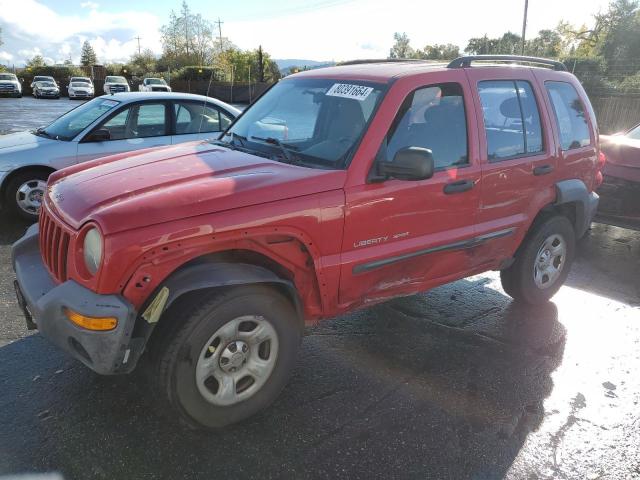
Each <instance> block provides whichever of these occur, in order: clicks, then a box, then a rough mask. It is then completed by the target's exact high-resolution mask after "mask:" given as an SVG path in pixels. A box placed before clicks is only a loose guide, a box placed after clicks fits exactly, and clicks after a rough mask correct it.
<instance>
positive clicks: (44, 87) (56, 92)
mask: <svg viewBox="0 0 640 480" xmlns="http://www.w3.org/2000/svg"><path fill="white" fill-rule="evenodd" d="M33 96H34V97H36V98H60V89H59V88H58V85H57V84H56V83H54V82H46V81H44V80H43V81H38V82H35V83H34V84H33Z"/></svg>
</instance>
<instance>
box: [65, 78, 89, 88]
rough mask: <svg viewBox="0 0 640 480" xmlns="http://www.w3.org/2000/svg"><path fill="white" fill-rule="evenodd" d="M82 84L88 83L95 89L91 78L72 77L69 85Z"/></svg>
mask: <svg viewBox="0 0 640 480" xmlns="http://www.w3.org/2000/svg"><path fill="white" fill-rule="evenodd" d="M74 82H80V83H88V84H89V85H91V86H92V87H93V80H91V78H90V77H71V78H70V79H69V83H74Z"/></svg>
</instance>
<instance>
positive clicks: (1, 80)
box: [0, 72, 22, 98]
mask: <svg viewBox="0 0 640 480" xmlns="http://www.w3.org/2000/svg"><path fill="white" fill-rule="evenodd" d="M0 95H11V96H12V97H16V98H20V97H22V83H21V82H20V80H18V77H16V76H15V75H14V74H13V73H4V72H3V73H0Z"/></svg>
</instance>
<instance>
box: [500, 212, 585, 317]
mask: <svg viewBox="0 0 640 480" xmlns="http://www.w3.org/2000/svg"><path fill="white" fill-rule="evenodd" d="M575 241H576V240H575V231H574V229H573V225H572V224H571V222H570V221H569V219H567V218H566V217H562V216H554V217H550V218H548V219H546V220H544V221H542V222H540V223H538V225H537V226H535V227H534V229H533V230H532V231H531V232H530V233H529V234H528V236H527V237H526V238H525V240H524V243H523V244H522V246H521V247H520V249H519V251H518V253H517V254H516V259H515V262H514V263H513V265H512V266H511V267H509V268H508V269H506V270H503V271H501V272H500V280H501V281H502V287H503V288H504V290H505V292H507V293H508V294H509V295H510V296H511V297H512V298H514V299H515V300H518V301H522V302H525V303H529V304H534V305H535V304H538V303H541V302H546V301H548V300H549V299H550V298H551V297H553V296H554V295H555V294H556V292H557V291H558V290H559V289H560V287H561V286H562V284H563V283H564V281H565V280H566V278H567V276H568V275H569V270H570V268H571V264H572V263H573V257H574V254H575Z"/></svg>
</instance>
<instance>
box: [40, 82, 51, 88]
mask: <svg viewBox="0 0 640 480" xmlns="http://www.w3.org/2000/svg"><path fill="white" fill-rule="evenodd" d="M38 86H39V87H55V85H54V84H53V82H38Z"/></svg>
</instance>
